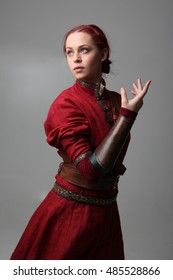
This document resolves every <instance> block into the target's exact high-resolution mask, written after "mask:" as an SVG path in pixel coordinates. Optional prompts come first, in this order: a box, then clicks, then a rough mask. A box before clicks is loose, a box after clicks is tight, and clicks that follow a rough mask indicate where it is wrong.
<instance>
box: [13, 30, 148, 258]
mask: <svg viewBox="0 0 173 280" xmlns="http://www.w3.org/2000/svg"><path fill="white" fill-rule="evenodd" d="M64 53H65V56H66V59H67V63H68V66H69V68H70V70H71V72H72V74H73V75H74V77H75V79H76V81H75V83H74V85H73V86H72V87H70V88H68V89H66V90H64V91H63V92H62V93H61V94H59V95H58V97H57V98H56V99H55V101H54V102H53V104H52V105H51V107H50V109H49V112H48V116H47V119H46V121H45V124H44V127H45V132H46V135H47V142H48V143H49V144H50V145H52V146H53V147H55V148H56V149H57V150H58V154H59V155H60V157H62V163H61V164H60V166H59V170H58V173H57V174H56V176H55V178H56V182H55V185H54V187H53V189H52V190H51V191H50V192H49V194H48V195H47V197H46V198H45V199H44V201H43V202H42V203H41V205H40V206H39V207H38V208H37V210H36V211H35V213H34V214H33V216H32V218H31V219H30V222H29V223H28V225H27V227H26V229H25V231H24V233H23V235H22V237H21V239H20V241H19V243H18V245H17V247H16V249H15V251H14V252H13V254H12V257H11V259H40V260H41V259H42V260H43V259H57V260H58V259H61V260H65V259H66V260H67V259H86V260H87V259H89V260H91V259H95V260H99V259H100V260H101V259H112V260H114V259H124V249H123V240H122V232H121V225H120V220H119V213H118V208H117V201H116V198H117V193H118V180H119V177H120V175H123V174H124V172H125V169H126V168H125V166H124V165H123V159H124V156H125V154H126V151H127V148H128V144H129V140H130V130H131V127H132V125H133V123H134V121H135V118H136V116H137V113H138V111H139V110H140V108H141V107H142V104H143V98H144V96H145V94H146V92H147V90H148V88H149V85H150V82H151V81H150V80H149V81H147V82H146V84H145V85H144V87H143V86H142V83H141V80H140V79H138V80H137V82H136V83H134V84H133V91H132V93H133V98H132V99H128V97H127V94H126V91H125V90H124V89H123V88H122V89H121V95H120V94H118V93H116V92H112V91H109V90H108V89H107V88H106V83H105V81H104V79H103V77H102V75H103V73H106V74H108V73H109V71H110V64H111V61H110V60H109V54H110V48H109V44H108V42H107V39H106V37H105V34H104V33H103V31H102V30H101V29H100V28H99V27H97V26H95V25H82V26H77V27H75V28H73V29H72V30H70V31H69V32H68V33H67V34H66V36H65V40H64Z"/></svg>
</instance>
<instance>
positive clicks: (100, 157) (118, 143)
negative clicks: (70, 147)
mask: <svg viewBox="0 0 173 280" xmlns="http://www.w3.org/2000/svg"><path fill="white" fill-rule="evenodd" d="M121 113H122V114H120V115H119V117H118V119H117V121H116V123H115V124H114V126H113V127H112V128H111V130H110V131H109V133H108V134H107V136H106V137H105V138H104V139H103V141H102V142H101V143H100V144H99V146H98V147H97V148H96V149H95V151H94V153H93V154H92V156H91V157H90V161H91V163H92V164H93V166H94V168H95V169H96V170H97V171H98V172H99V173H101V174H106V173H108V172H109V171H111V170H112V168H113V166H114V165H115V164H116V161H117V159H118V156H119V154H120V152H121V150H122V148H123V145H124V143H125V141H126V139H127V136H128V134H129V132H130V130H131V128H132V126H133V123H134V121H135V118H136V115H137V113H135V112H131V111H129V110H124V109H122V110H121Z"/></svg>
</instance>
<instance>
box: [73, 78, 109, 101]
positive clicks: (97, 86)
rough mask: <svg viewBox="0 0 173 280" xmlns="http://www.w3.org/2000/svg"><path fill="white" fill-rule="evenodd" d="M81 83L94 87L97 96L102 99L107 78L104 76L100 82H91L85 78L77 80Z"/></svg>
mask: <svg viewBox="0 0 173 280" xmlns="http://www.w3.org/2000/svg"><path fill="white" fill-rule="evenodd" d="M77 81H78V82H79V84H81V85H82V86H84V87H88V88H92V89H94V92H95V97H96V99H97V100H100V99H101V98H102V96H103V93H104V90H105V87H106V83H105V80H104V79H103V78H102V79H101V82H100V83H89V82H86V81H84V80H77Z"/></svg>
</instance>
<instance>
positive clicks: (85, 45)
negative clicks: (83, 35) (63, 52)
mask: <svg viewBox="0 0 173 280" xmlns="http://www.w3.org/2000/svg"><path fill="white" fill-rule="evenodd" d="M82 47H89V45H87V44H84V45H81V46H79V47H78V48H79V49H80V48H82ZM65 49H73V48H72V47H68V46H67V47H66V48H65Z"/></svg>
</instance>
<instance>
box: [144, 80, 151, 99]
mask: <svg viewBox="0 0 173 280" xmlns="http://www.w3.org/2000/svg"><path fill="white" fill-rule="evenodd" d="M150 84H151V80H148V81H147V82H146V84H145V85H144V87H143V92H144V95H145V94H146V93H147V91H148V88H149V86H150Z"/></svg>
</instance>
